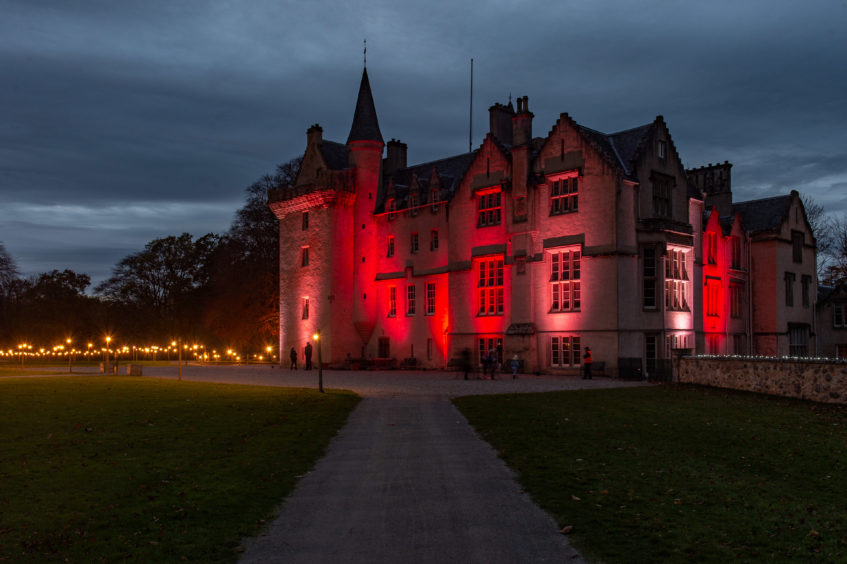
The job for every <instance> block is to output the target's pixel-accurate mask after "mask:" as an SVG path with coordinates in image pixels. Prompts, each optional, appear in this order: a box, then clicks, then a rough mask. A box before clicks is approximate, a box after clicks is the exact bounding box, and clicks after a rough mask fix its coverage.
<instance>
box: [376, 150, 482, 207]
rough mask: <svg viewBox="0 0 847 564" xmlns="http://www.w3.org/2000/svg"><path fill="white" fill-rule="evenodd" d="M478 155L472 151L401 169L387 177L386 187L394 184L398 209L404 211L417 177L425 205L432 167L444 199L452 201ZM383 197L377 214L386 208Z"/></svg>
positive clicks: (378, 203) (377, 204) (378, 205)
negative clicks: (414, 177)
mask: <svg viewBox="0 0 847 564" xmlns="http://www.w3.org/2000/svg"><path fill="white" fill-rule="evenodd" d="M476 153H477V152H476V151H472V152H470V153H463V154H461V155H455V156H453V157H447V158H445V159H440V160H437V161H431V162H428V163H422V164H418V165H414V166H410V167H407V168H403V169H400V170H398V171H396V172H395V173H394V174H392V175H386V178H385V182H384V186H385V187H388V184H389V182H393V183H394V197H395V201H396V203H397V209H403V208H405V207H407V202H408V197H409V185H410V184H411V183H412V177H413V176H414V175H417V177H418V183H419V184H420V186H421V187H422V188H425V190H422V192H421V200H422V202H421V203H425V202H427V201H428V198H429V192H430V188H429V179H430V176H431V175H432V167H435V170H436V171H437V173H438V179H439V181H440V182H441V186H440V187H439V188H440V190H441V195H442V199H450V198H452V197H453V194H454V193H455V192H456V190H458V188H459V183H460V182H461V180H462V178H463V177H464V176H465V172H467V170H468V168H469V167H470V166H471V163H472V162H473V160H474V158H475V157H476ZM383 192H385V191H383ZM382 197H383V199H382V201H379V202H377V203H376V211H377V213H379V212H381V211H383V210H384V208H385V195H384V194H383V196H382Z"/></svg>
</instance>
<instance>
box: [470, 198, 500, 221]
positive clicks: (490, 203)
mask: <svg viewBox="0 0 847 564" xmlns="http://www.w3.org/2000/svg"><path fill="white" fill-rule="evenodd" d="M499 224H500V190H497V191H496V192H488V193H485V194H481V195H480V196H479V205H478V211H477V221H476V226H477V227H486V226H489V225H499Z"/></svg>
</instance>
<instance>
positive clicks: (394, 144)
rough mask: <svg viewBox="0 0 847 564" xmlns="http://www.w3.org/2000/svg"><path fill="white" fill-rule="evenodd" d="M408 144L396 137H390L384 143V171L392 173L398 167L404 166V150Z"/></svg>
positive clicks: (398, 168)
mask: <svg viewBox="0 0 847 564" xmlns="http://www.w3.org/2000/svg"><path fill="white" fill-rule="evenodd" d="M407 148H408V146H407V145H406V144H405V143H401V142H400V141H399V140H397V139H392V140H391V141H389V142H388V143H387V144H386V149H387V151H386V156H385V164H384V167H385V172H386V173H387V174H394V173H395V172H397V171H398V170H400V169H403V168H406V150H407Z"/></svg>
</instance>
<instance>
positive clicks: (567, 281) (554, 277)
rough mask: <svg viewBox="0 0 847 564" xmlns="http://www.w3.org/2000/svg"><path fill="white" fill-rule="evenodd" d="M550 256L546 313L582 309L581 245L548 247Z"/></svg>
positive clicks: (569, 311)
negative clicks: (548, 302) (548, 304)
mask: <svg viewBox="0 0 847 564" xmlns="http://www.w3.org/2000/svg"><path fill="white" fill-rule="evenodd" d="M547 254H548V255H549V257H550V278H549V282H548V284H549V291H548V295H549V298H550V308H549V310H548V313H572V312H578V311H582V262H583V255H582V247H581V246H579V245H577V246H573V247H557V248H555V249H548V250H547Z"/></svg>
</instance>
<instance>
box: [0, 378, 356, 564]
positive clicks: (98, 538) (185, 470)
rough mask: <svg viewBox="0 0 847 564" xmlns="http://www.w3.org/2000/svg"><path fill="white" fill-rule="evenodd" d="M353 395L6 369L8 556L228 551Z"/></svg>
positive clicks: (131, 556)
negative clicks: (18, 373) (31, 374)
mask: <svg viewBox="0 0 847 564" xmlns="http://www.w3.org/2000/svg"><path fill="white" fill-rule="evenodd" d="M357 402H358V397H357V396H355V395H354V394H351V393H346V392H329V393H327V394H319V393H317V392H316V391H313V390H302V389H300V390H291V389H282V388H273V387H258V386H237V385H226V384H205V383H194V382H177V381H173V380H154V379H142V378H137V377H135V378H133V377H122V376H67V377H60V378H53V377H44V378H3V379H2V380H0V433H2V435H0V437H2V442H0V562H4V561H5V562H20V561H52V560H56V561H65V559H66V558H67V559H68V561H70V562H107V561H108V562H115V561H132V562H183V561H192V562H232V561H234V560H236V559H237V556H238V553H237V548H238V546H239V542H240V540H241V539H242V538H243V537H245V536H250V535H253V534H255V533H256V532H257V531H258V530H259V529H260V528H261V527H262V526H263V524H264V523H265V521H266V520H267V519H269V518H270V517H271V516H272V512H273V509H274V507H276V506H277V505H278V504H279V503H280V502H281V501H282V500H283V499H284V498H285V496H286V495H287V494H288V493H290V492H291V490H292V489H293V487H294V485H295V482H296V480H297V478H299V477H300V476H301V475H302V474H304V473H306V472H308V471H309V469H310V468H312V466H313V464H314V462H315V461H316V460H317V459H318V458H319V457H320V455H321V454H322V453H323V451H324V449H325V448H326V446H327V444H328V443H329V440H330V439H331V438H332V436H333V435H335V433H336V432H337V430H338V429H339V428H340V427H341V426H342V425H343V423H344V422H345V421H346V419H347V415H348V414H349V412H350V410H351V409H352V408H353V407H354V406H355V405H356V403H357Z"/></svg>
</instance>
